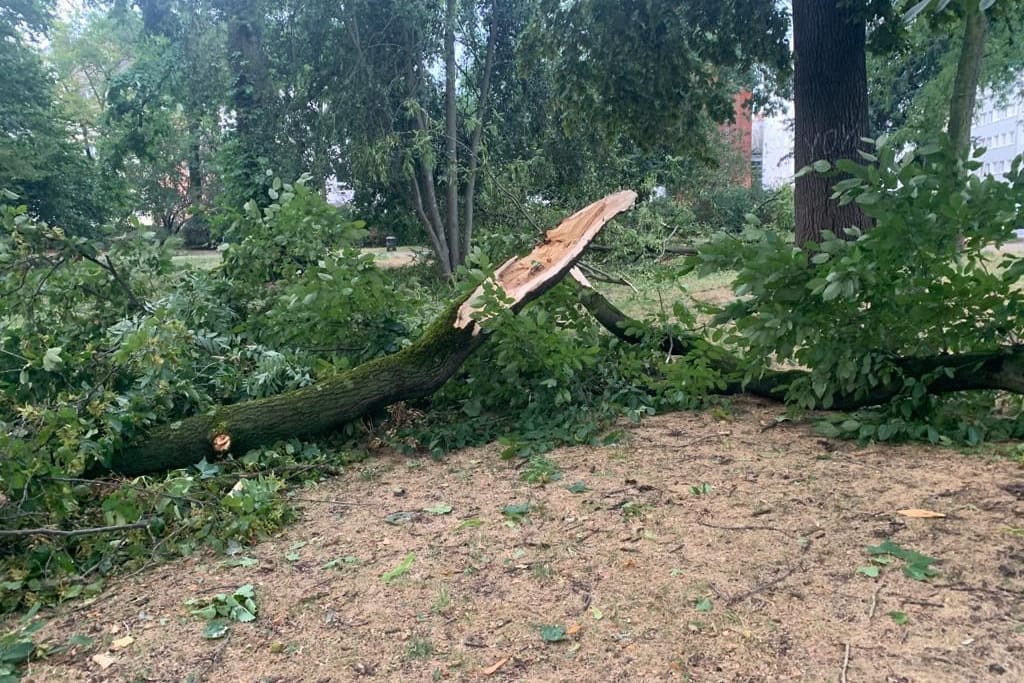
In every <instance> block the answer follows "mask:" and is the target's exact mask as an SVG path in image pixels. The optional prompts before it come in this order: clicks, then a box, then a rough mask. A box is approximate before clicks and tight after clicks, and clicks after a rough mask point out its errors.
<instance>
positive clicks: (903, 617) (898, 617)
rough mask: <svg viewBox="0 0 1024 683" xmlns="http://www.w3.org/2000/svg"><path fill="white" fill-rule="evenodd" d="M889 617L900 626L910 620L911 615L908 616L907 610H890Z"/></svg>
mask: <svg viewBox="0 0 1024 683" xmlns="http://www.w3.org/2000/svg"><path fill="white" fill-rule="evenodd" d="M889 618H890V619H892V620H893V621H894V622H896V623H897V624H899V625H900V626H903V625H904V624H906V623H907V622H909V621H910V617H908V616H907V613H906V612H895V611H893V612H889Z"/></svg>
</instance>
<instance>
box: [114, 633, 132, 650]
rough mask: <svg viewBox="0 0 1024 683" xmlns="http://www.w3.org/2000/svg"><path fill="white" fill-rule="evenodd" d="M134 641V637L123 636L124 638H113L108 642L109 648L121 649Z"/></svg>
mask: <svg viewBox="0 0 1024 683" xmlns="http://www.w3.org/2000/svg"><path fill="white" fill-rule="evenodd" d="M134 642H135V639H134V638H132V637H131V636H125V637H124V638H118V639H117V640H114V641H112V642H111V643H110V649H111V650H123V649H125V648H126V647H128V646H129V645H131V644H132V643H134Z"/></svg>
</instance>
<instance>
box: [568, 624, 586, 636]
mask: <svg viewBox="0 0 1024 683" xmlns="http://www.w3.org/2000/svg"><path fill="white" fill-rule="evenodd" d="M582 630H583V627H582V626H580V623H579V622H578V621H577V622H573V623H572V624H569V628H567V629H565V633H566V634H567V635H570V636H574V635H576V634H577V633H579V632H580V631H582Z"/></svg>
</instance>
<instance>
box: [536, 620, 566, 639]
mask: <svg viewBox="0 0 1024 683" xmlns="http://www.w3.org/2000/svg"><path fill="white" fill-rule="evenodd" d="M540 637H541V639H542V640H543V641H544V642H545V643H557V642H559V641H562V640H565V639H566V637H567V636H566V631H565V627H564V626H558V625H555V624H548V625H545V626H542V627H541V629H540Z"/></svg>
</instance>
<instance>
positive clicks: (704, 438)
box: [677, 431, 732, 448]
mask: <svg viewBox="0 0 1024 683" xmlns="http://www.w3.org/2000/svg"><path fill="white" fill-rule="evenodd" d="M725 436H732V432H729V431H725V432H715V433H714V434H708V435H707V436H702V437H700V438H699V439H693V440H692V441H689V442H687V443H684V444H680V445H679V446H677V447H678V448H689V447H690V446H696V445H697V444H699V443H704V442H705V441H711V440H713V439H721V438H722V437H725Z"/></svg>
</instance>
